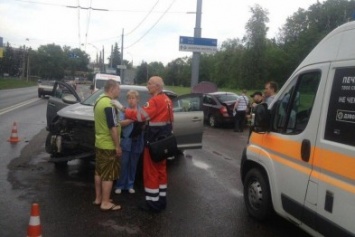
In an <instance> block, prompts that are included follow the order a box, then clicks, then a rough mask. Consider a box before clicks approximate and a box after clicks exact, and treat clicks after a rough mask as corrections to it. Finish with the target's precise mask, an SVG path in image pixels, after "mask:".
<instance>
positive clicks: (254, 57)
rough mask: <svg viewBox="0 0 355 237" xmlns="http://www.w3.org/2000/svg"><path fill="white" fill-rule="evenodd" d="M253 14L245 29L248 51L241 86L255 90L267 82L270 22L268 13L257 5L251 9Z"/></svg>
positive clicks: (245, 55)
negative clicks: (266, 54) (267, 35)
mask: <svg viewBox="0 0 355 237" xmlns="http://www.w3.org/2000/svg"><path fill="white" fill-rule="evenodd" d="M250 11H251V13H252V16H251V18H250V19H249V20H248V22H247V24H246V26H245V29H246V35H245V37H244V42H245V43H246V51H245V54H244V57H243V63H242V64H243V67H242V68H243V72H242V77H243V80H242V83H241V86H242V87H244V88H253V87H255V85H261V84H263V83H265V81H266V80H267V77H266V71H267V68H266V64H265V52H266V46H267V45H266V34H267V31H268V27H267V26H266V23H268V22H269V18H268V14H269V13H268V11H267V10H265V9H263V8H262V7H261V6H260V5H258V4H256V5H255V6H254V7H251V8H250Z"/></svg>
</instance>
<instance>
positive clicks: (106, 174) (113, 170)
mask: <svg viewBox="0 0 355 237" xmlns="http://www.w3.org/2000/svg"><path fill="white" fill-rule="evenodd" d="M95 153H96V157H95V162H96V163H95V172H96V174H98V175H99V176H100V177H101V180H102V181H113V180H116V179H118V176H119V171H120V164H119V160H118V158H117V156H116V150H105V149H100V148H97V147H95Z"/></svg>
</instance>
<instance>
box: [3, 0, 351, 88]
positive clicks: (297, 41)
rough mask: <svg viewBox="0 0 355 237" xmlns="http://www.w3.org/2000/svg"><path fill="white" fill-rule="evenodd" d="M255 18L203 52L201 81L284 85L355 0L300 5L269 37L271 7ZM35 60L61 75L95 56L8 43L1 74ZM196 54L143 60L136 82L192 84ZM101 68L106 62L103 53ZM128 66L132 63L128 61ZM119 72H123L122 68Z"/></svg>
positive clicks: (256, 11) (112, 60)
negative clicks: (154, 78)
mask: <svg viewBox="0 0 355 237" xmlns="http://www.w3.org/2000/svg"><path fill="white" fill-rule="evenodd" d="M250 12H251V13H252V14H251V17H250V19H249V20H248V22H247V23H246V25H245V35H244V36H243V37H242V38H234V39H227V40H225V41H223V42H222V44H221V47H220V48H219V49H218V51H217V52H216V53H214V54H201V57H200V73H199V81H211V82H214V83H216V84H217V86H218V87H226V88H237V89H242V88H245V89H256V88H262V87H263V85H264V83H265V82H266V81H269V80H273V81H276V82H277V83H278V84H279V85H280V86H281V85H282V84H283V83H284V82H285V81H286V79H287V78H288V77H289V76H290V75H291V73H292V72H293V70H294V69H295V68H296V67H297V65H298V64H299V63H300V62H301V61H302V60H303V58H304V57H305V56H306V55H307V54H308V53H309V52H310V51H311V50H312V48H313V47H315V46H316V45H317V43H318V42H319V41H320V40H321V39H322V38H323V37H324V36H325V35H327V34H328V33H329V32H330V31H332V30H333V29H335V28H336V27H338V26H340V25H342V24H343V23H345V22H348V21H352V20H354V17H355V0H327V1H324V2H323V3H320V2H317V3H315V4H313V5H311V6H310V7H309V8H308V9H302V8H299V9H298V11H297V12H295V13H293V15H292V16H289V17H288V18H287V19H286V22H285V24H284V25H283V26H282V27H281V28H280V29H279V32H278V35H277V36H275V37H274V38H271V39H268V38H267V32H268V27H267V24H268V23H269V18H268V15H269V13H268V11H267V9H264V8H262V7H261V6H260V5H254V6H253V7H251V8H250ZM27 56H29V59H30V65H31V66H30V73H31V75H35V76H39V77H44V78H53V79H61V78H63V77H64V76H67V75H74V74H75V73H77V72H78V71H79V72H85V73H88V74H90V73H92V71H91V70H90V69H89V68H88V65H89V61H90V57H89V55H87V54H86V53H85V52H84V51H82V50H80V49H78V48H74V49H71V48H70V47H68V46H64V47H61V46H58V45H55V44H50V45H45V46H40V47H39V48H38V49H37V50H32V49H26V48H25V47H20V49H16V50H15V49H14V48H12V47H11V45H10V44H9V43H8V44H7V45H6V47H5V53H4V57H3V58H0V75H1V74H3V73H8V74H9V75H10V76H21V75H24V74H25V73H26V66H27V63H26V59H28V57H27ZM108 60H109V64H111V65H120V64H121V60H120V49H119V47H118V46H117V43H116V44H115V45H114V46H113V47H112V49H111V54H110V55H109V57H108ZM191 61H192V58H191V57H184V58H177V59H174V60H172V61H171V62H169V63H168V64H167V65H164V64H163V63H161V62H151V63H147V62H144V61H143V62H142V63H141V64H140V65H139V66H137V67H136V72H137V73H136V78H135V83H137V84H143V83H146V81H147V79H148V78H149V77H150V76H152V75H161V76H163V77H164V79H165V83H166V84H167V85H176V86H185V87H189V86H190V83H191V81H190V80H191ZM95 62H96V65H95V66H96V67H101V66H102V65H103V63H102V61H101V56H100V57H99V58H96V61H95ZM124 64H126V65H127V67H128V68H132V65H131V64H130V63H129V62H128V61H124ZM117 74H119V71H117Z"/></svg>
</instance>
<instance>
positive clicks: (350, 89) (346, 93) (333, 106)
mask: <svg viewBox="0 0 355 237" xmlns="http://www.w3.org/2000/svg"><path fill="white" fill-rule="evenodd" d="M354 131H355V68H354V67H351V68H338V69H336V71H335V74H334V81H333V85H332V91H331V95H330V100H329V109H328V115H327V122H326V127H325V136H324V138H325V139H326V140H330V141H334V142H338V143H342V144H346V145H351V146H355V139H354Z"/></svg>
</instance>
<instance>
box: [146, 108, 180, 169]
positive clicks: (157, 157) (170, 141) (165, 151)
mask: <svg viewBox="0 0 355 237" xmlns="http://www.w3.org/2000/svg"><path fill="white" fill-rule="evenodd" d="M168 107H169V116H170V123H171V125H172V121H171V115H170V105H168ZM148 129H149V128H148ZM148 132H149V130H148ZM148 148H149V153H150V157H151V158H152V160H153V161H154V162H160V161H163V160H165V159H166V158H168V157H170V156H175V155H176V154H177V153H178V151H179V150H178V148H177V142H176V137H175V135H174V134H173V133H170V134H169V135H164V136H158V137H157V138H156V139H155V140H154V141H150V142H148Z"/></svg>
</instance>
